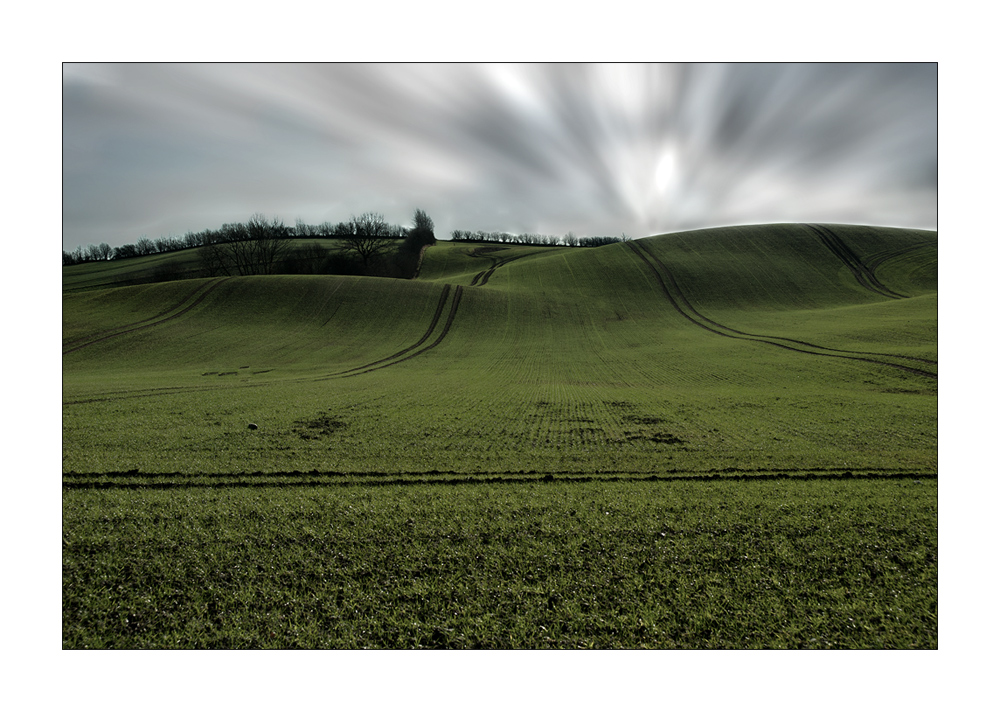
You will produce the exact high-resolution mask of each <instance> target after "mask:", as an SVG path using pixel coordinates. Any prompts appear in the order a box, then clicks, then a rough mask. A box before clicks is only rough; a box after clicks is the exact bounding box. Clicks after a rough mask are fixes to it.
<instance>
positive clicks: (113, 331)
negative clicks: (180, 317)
mask: <svg viewBox="0 0 1000 712" xmlns="http://www.w3.org/2000/svg"><path fill="white" fill-rule="evenodd" d="M210 284H211V283H210V282H206V283H204V284H199V285H198V286H197V287H195V288H194V289H192V290H191V291H190V292H188V293H187V294H185V295H184V297H183V298H182V299H181V300H180V301H179V302H177V303H175V304H172V305H171V306H169V307H167V308H166V309H164V310H163V311H161V312H160V313H159V314H156V315H155V316H151V317H147V318H145V319H140V320H139V321H133V322H130V323H128V324H121V325H119V326H115V327H112V328H110V329H101V330H100V331H95V332H94V333H92V334H87V335H86V336H78V337H76V338H75V339H70V340H69V341H65V342H63V348H66V347H68V346H74V345H75V344H79V343H81V342H83V341H87V340H93V339H96V338H99V337H103V336H105V335H107V336H114V334H116V333H118V332H120V331H121V330H122V329H128V328H131V327H134V326H140V325H142V324H145V323H146V322H148V321H154V320H156V319H162V318H163V317H165V316H166V315H167V314H169V313H170V312H172V311H174V310H175V309H180V308H181V307H182V306H184V304H185V303H187V301H188V300H190V299H191V298H192V297H194V295H195V294H197V293H198V292H199V291H201V290H202V289H205V288H206V287H208V286H209V285H210Z"/></svg>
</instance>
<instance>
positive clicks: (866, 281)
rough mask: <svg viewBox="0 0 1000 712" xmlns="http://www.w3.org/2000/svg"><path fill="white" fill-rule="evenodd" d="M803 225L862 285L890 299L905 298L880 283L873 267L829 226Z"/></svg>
mask: <svg viewBox="0 0 1000 712" xmlns="http://www.w3.org/2000/svg"><path fill="white" fill-rule="evenodd" d="M803 225H804V226H805V227H807V228H809V229H810V230H812V231H813V232H814V233H816V234H817V235H819V239H820V240H821V241H822V242H823V245H824V246H826V248H827V249H828V250H830V252H832V253H833V254H834V255H836V257H837V259H839V260H840V261H841V262H843V263H844V265H846V266H847V269H849V270H850V271H851V274H853V275H854V278H855V279H856V280H857V281H858V284H860V285H861V286H862V287H864V288H865V289H867V290H869V291H871V292H874V293H875V294H878V295H880V296H883V297H889V298H890V299H906V295H904V294H899V293H898V292H894V291H892V290H891V289H889V288H888V287H886V286H885V285H884V284H882V283H881V282H880V281H879V280H878V278H877V277H876V276H875V273H874V271H873V268H871V267H869V266H868V265H866V264H865V263H864V261H863V260H862V259H861V258H860V257H858V256H857V255H856V254H855V253H854V251H853V250H852V249H851V248H850V247H848V246H847V244H846V243H845V242H844V241H843V240H841V239H840V238H839V237H838V236H837V235H836V234H835V233H834V232H833V231H832V230H831V229H830V228H828V227H826V226H825V225H813V224H810V223H803Z"/></svg>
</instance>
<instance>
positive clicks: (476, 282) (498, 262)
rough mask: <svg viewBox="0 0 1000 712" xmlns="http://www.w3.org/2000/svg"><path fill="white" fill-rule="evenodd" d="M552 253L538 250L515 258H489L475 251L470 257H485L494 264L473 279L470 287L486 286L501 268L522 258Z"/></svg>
mask: <svg viewBox="0 0 1000 712" xmlns="http://www.w3.org/2000/svg"><path fill="white" fill-rule="evenodd" d="M499 249H507V248H503V247H502V248H499ZM551 251H552V250H538V251H537V252H528V253H524V254H521V255H514V256H513V257H489V256H487V255H485V254H476V253H475V251H473V252H470V253H469V254H470V256H472V257H485V258H486V259H488V260H490V262H492V263H493V264H492V266H490V267H488V268H486V269H484V270H483V271H481V272H478V273H477V274H476V276H475V277H473V278H472V282H470V283H469V286H470V287H477V286H478V287H482V286H484V285H485V284H486V283H487V282H489V281H490V277H492V276H493V273H494V272H496V271H497V269H499V268H500V267H503V266H504V265H509V264H510V263H511V262H513V261H514V260H519V259H521V258H522V257H531V256H532V255H540V254H542V253H544V252H551ZM480 280H481V281H480Z"/></svg>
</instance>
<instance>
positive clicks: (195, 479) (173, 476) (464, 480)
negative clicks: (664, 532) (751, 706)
mask: <svg viewBox="0 0 1000 712" xmlns="http://www.w3.org/2000/svg"><path fill="white" fill-rule="evenodd" d="M862 469H863V470H864V471H862V472H853V471H851V470H828V469H822V468H815V469H801V470H800V469H795V468H791V469H779V468H776V469H773V470H766V471H765V470H742V469H736V468H731V467H730V468H724V469H722V470H708V471H705V470H699V471H694V470H691V471H679V470H671V471H666V472H662V473H652V474H651V473H649V472H608V473H595V474H588V473H580V472H552V473H542V472H537V471H528V472H525V471H523V470H522V471H519V472H515V471H508V472H482V473H472V472H468V473H466V472H455V471H445V472H441V471H432V472H414V473H399V474H388V473H380V472H350V473H344V472H318V471H315V470H313V471H312V472H269V473H265V472H251V473H232V474H228V473H217V474H195V475H185V474H180V473H156V474H154V473H142V474H140V473H138V472H136V471H132V472H108V473H81V472H68V473H65V474H63V482H62V488H63V490H104V489H119V490H160V489H218V488H227V487H228V488H233V489H240V488H263V487H272V488H290V487H385V486H401V485H402V486H419V485H485V484H509V485H538V484H549V483H551V484H557V483H558V484H580V483H588V482H659V483H665V484H666V483H671V482H675V483H692V482H700V483H706V484H708V483H719V482H753V481H758V482H764V481H784V482H795V481H816V480H821V481H824V480H825V481H841V482H843V481H849V482H850V481H855V482H860V481H873V480H879V481H904V480H910V481H912V482H913V483H914V484H922V481H923V480H927V481H928V482H929V483H935V484H936V483H937V479H938V477H937V473H936V472H915V471H913V470H896V471H887V470H880V469H877V468H876V469H867V468H862ZM223 478H225V479H223ZM279 478H280V479H279ZM121 479H130V480H132V481H125V482H121V481H118V482H116V481H115V480H121ZM88 480H89V481H88ZM136 480H138V481H136ZM213 480H214V481H213Z"/></svg>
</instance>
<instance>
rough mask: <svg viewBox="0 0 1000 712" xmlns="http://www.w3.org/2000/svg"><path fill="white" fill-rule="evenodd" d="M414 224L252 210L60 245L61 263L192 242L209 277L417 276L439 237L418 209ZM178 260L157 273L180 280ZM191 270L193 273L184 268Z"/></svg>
mask: <svg viewBox="0 0 1000 712" xmlns="http://www.w3.org/2000/svg"><path fill="white" fill-rule="evenodd" d="M413 223H414V224H413V227H411V228H404V227H402V226H400V225H392V224H390V223H388V222H386V220H385V217H384V216H383V215H382V214H381V213H375V212H368V213H363V214H361V215H352V216H351V219H350V220H348V221H345V222H340V223H337V224H336V225H334V224H332V223H329V222H325V223H321V224H319V225H307V224H305V223H304V222H303V221H301V220H298V221H296V225H295V227H294V228H293V227H289V226H287V225H285V224H284V222H283V221H282V220H280V219H278V218H271V219H268V218H267V217H266V216H264V215H263V214H261V213H255V214H254V215H253V216H251V217H250V219H249V220H247V221H246V222H243V223H226V224H224V225H222V227H221V228H219V229H217V230H203V231H202V232H197V233H196V232H189V233H188V234H187V235H185V236H184V237H183V238H173V237H172V238H161V239H159V240H156V241H153V240H149V239H148V238H146V237H145V236H143V237H142V238H140V239H139V240H138V241H137V242H136V243H135V244H129V245H123V246H122V247H118V248H111V247H109V246H108V245H107V243H101V245H98V246H94V245H89V246H88V247H87V248H85V249H84V248H79V247H78V248H77V249H76V250H75V251H73V252H66V251H65V250H64V251H63V265H74V264H80V263H82V262H94V261H105V260H118V259H127V258H131V257H143V256H146V255H155V254H159V253H164V252H174V251H177V250H184V249H189V248H200V250H199V253H198V254H199V259H200V265H201V271H202V273H203V275H204V276H210V277H214V276H223V275H228V276H236V275H252V274H357V275H375V276H383V277H412V276H413V275H414V274H415V272H416V269H417V265H418V263H419V258H420V253H421V250H422V249H423V247H424V246H425V245H431V244H434V242H435V237H434V221H433V220H431V219H430V217H429V216H428V215H427V213H426V212H424V211H423V210H421V209H419V208H418V209H417V210H416V211H415V212H414V215H413ZM304 237H313V238H333V239H336V240H338V242H339V247H338V248H335V249H329V248H327V247H324V246H322V245H320V244H319V242H313V243H312V244H303V243H302V240H301V238H304ZM180 276H182V275H181V268H180V267H179V266H178V265H167V266H164V267H163V268H162V269H161V270H160V271H159V272H158V279H159V280H165V279H176V278H179V277H180ZM186 276H190V275H186Z"/></svg>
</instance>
